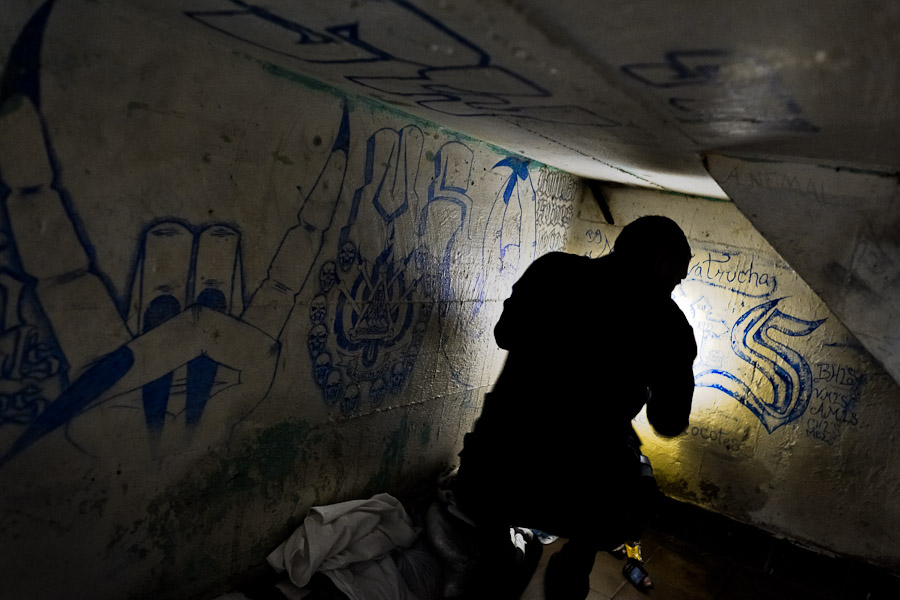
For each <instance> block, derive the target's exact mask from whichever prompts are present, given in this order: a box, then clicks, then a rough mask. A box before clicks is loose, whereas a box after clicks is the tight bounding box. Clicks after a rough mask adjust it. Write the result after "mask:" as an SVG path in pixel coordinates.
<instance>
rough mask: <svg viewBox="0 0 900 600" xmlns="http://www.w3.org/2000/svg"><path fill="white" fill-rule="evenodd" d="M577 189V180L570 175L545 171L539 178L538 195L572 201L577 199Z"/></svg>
mask: <svg viewBox="0 0 900 600" xmlns="http://www.w3.org/2000/svg"><path fill="white" fill-rule="evenodd" d="M576 187H577V184H576V183H575V178H574V177H572V176H571V175H569V174H568V173H563V172H562V171H550V170H548V169H544V170H542V171H541V174H540V177H538V185H537V193H538V194H541V195H548V196H550V197H551V198H564V199H566V200H572V199H574V198H575V189H576Z"/></svg>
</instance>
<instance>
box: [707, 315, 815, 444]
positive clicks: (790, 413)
mask: <svg viewBox="0 0 900 600" xmlns="http://www.w3.org/2000/svg"><path fill="white" fill-rule="evenodd" d="M782 300H783V298H777V299H775V300H770V301H768V302H764V303H763V304H760V305H758V306H755V307H753V308H751V309H750V310H748V311H747V312H746V313H744V314H743V315H742V316H741V318H740V319H738V320H737V322H736V323H735V324H734V327H733V328H732V330H731V349H732V352H734V354H736V355H737V356H738V357H739V358H741V359H742V360H743V361H745V362H746V363H747V364H749V365H752V366H753V369H754V376H756V375H759V376H761V377H762V378H763V379H764V380H765V383H767V384H768V385H767V386H766V387H767V390H766V393H764V394H762V393H757V390H759V386H758V385H757V384H756V382H753V385H748V384H747V383H745V382H744V381H743V380H742V379H741V378H740V377H738V376H737V375H735V374H734V373H731V372H729V371H724V370H720V369H709V370H706V371H703V372H702V373H699V374H697V375H696V377H695V381H696V385H697V386H699V387H708V388H713V389H717V390H719V391H721V392H724V393H726V394H728V395H729V396H731V397H732V398H734V399H735V400H737V401H738V402H740V403H741V404H743V405H744V406H745V407H747V409H749V410H750V412H751V413H753V414H754V415H755V416H756V417H757V418H758V419H759V420H760V422H761V423H762V424H763V426H764V427H765V428H766V431H768V432H769V433H772V432H773V431H775V430H776V429H777V428H779V427H781V426H782V425H785V424H787V423H790V422H791V421H793V420H794V419H797V418H798V417H800V416H801V415H802V414H803V413H804V412H805V411H806V409H807V407H808V406H809V400H810V396H811V394H812V384H813V375H812V370H811V369H810V366H809V364H808V363H807V362H806V360H805V359H804V358H803V357H802V356H801V355H800V353H798V352H797V351H796V350H794V349H792V348H790V347H789V346H787V345H785V344H783V343H782V342H780V341H778V340H777V339H775V338H773V337H772V335H771V333H772V332H776V333H779V334H783V335H787V336H791V337H802V336H807V335H809V334H810V333H812V332H813V331H815V330H816V329H817V328H818V327H819V326H820V325H821V324H822V323H824V322H825V319H821V320H817V321H806V320H803V319H799V318H797V317H792V316H790V315H787V314H785V313H783V312H782V311H781V310H779V309H778V308H777V306H778V304H779V303H780V302H781V301H782ZM769 392H771V397H770V395H769Z"/></svg>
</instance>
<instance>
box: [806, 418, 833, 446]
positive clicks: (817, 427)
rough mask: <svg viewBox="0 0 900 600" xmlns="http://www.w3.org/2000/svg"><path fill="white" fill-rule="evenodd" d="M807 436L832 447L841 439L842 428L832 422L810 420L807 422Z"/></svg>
mask: <svg viewBox="0 0 900 600" xmlns="http://www.w3.org/2000/svg"><path fill="white" fill-rule="evenodd" d="M806 435H807V437H811V438H813V439H817V440H819V441H820V442H825V443H826V444H829V445H831V444H833V443H834V442H835V441H836V440H837V439H838V438H839V437H840V435H841V426H840V425H839V424H837V423H833V422H830V421H826V420H822V419H816V418H810V419H807V421H806Z"/></svg>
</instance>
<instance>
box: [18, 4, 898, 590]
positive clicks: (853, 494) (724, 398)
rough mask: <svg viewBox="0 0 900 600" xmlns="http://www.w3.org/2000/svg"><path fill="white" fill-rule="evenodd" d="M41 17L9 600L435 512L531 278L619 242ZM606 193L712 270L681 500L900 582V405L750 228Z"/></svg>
mask: <svg viewBox="0 0 900 600" xmlns="http://www.w3.org/2000/svg"><path fill="white" fill-rule="evenodd" d="M38 6H40V5H39V4H38V3H31V4H30V5H28V4H27V3H21V4H16V5H15V7H13V8H14V10H13V8H11V10H10V16H9V19H8V20H6V21H4V23H3V24H2V25H0V48H2V50H0V51H2V52H3V54H2V55H0V58H2V62H3V65H4V79H3V95H4V98H3V99H4V100H5V101H6V102H5V103H4V104H3V108H2V110H0V180H2V182H3V189H2V196H3V206H4V210H3V211H2V213H0V219H2V220H0V234H2V245H0V286H2V290H0V291H2V294H0V298H2V305H0V307H2V309H3V312H2V329H0V356H2V379H0V386H2V389H0V483H2V489H3V492H2V495H0V547H2V549H3V556H4V560H3V561H2V562H0V581H3V584H2V585H3V586H4V587H3V589H2V595H4V596H9V597H12V598H20V597H40V598H54V597H65V598H92V599H96V598H115V599H121V598H144V597H154V598H166V597H170V598H175V597H177V598H183V597H190V596H191V595H192V594H195V593H201V592H203V591H204V590H210V589H212V588H213V587H214V586H215V585H216V584H217V583H220V582H222V581H223V580H224V579H225V578H227V577H228V576H229V575H232V574H235V573H240V572H242V571H244V570H245V569H247V568H249V567H251V566H252V565H254V564H257V563H259V562H260V561H261V560H262V557H264V556H265V554H266V553H267V552H269V551H270V550H271V549H272V548H273V547H274V546H275V545H276V544H277V543H278V542H280V541H281V540H282V538H283V537H284V536H286V535H287V534H288V533H289V532H290V531H291V530H292V528H293V527H294V526H295V525H296V524H297V523H298V521H299V520H300V519H301V518H302V516H303V515H304V514H305V511H306V510H307V508H308V507H310V506H312V505H315V504H322V503H328V502H334V501H338V500H344V499H349V498H359V497H365V496H368V495H370V494H372V493H375V492H379V491H391V492H393V493H397V494H400V493H402V492H403V491H404V490H407V489H409V488H410V487H412V486H415V485H416V484H418V483H420V482H421V481H422V480H423V479H424V478H426V477H429V476H431V475H432V474H433V472H434V471H435V470H437V469H439V468H440V467H442V466H443V465H445V464H447V463H448V462H451V461H453V460H454V456H455V454H456V452H457V451H458V449H459V447H460V445H461V439H462V435H463V434H464V433H465V432H466V431H467V430H468V429H469V427H470V425H471V422H472V420H473V419H474V418H475V417H476V416H477V414H478V409H479V407H480V402H481V398H482V395H483V392H484V391H485V390H486V389H488V387H489V386H490V385H491V383H492V382H493V380H494V378H495V376H496V373H497V371H498V369H499V367H500V365H501V362H502V358H503V357H502V354H501V353H499V352H498V351H497V349H496V347H495V345H494V343H493V340H492V338H491V336H490V330H491V327H492V326H493V323H494V321H495V319H496V317H497V315H498V310H499V308H500V303H501V301H502V300H503V298H505V297H506V295H507V293H508V290H509V286H510V285H511V284H512V282H514V281H515V279H516V277H517V276H518V275H519V273H521V271H522V270H523V269H524V268H525V267H526V266H527V264H528V263H529V262H530V260H531V259H532V258H533V257H534V256H535V255H537V254H540V253H543V252H546V251H549V250H553V249H559V248H563V247H565V246H566V245H567V244H568V247H569V249H570V250H571V251H573V252H578V253H592V254H594V255H599V254H600V253H602V252H604V251H606V250H608V248H609V244H610V243H611V242H612V240H613V239H614V237H615V234H616V232H617V228H616V227H610V226H607V225H605V221H603V219H602V218H601V217H600V216H599V213H598V211H597V209H596V207H595V206H594V203H593V200H592V199H591V197H590V195H589V194H586V195H584V196H582V194H581V188H582V186H581V183H580V182H579V181H578V180H577V179H575V178H574V177H572V176H570V175H567V174H565V173H563V172H560V171H556V170H553V169H550V168H547V167H544V166H542V165H540V164H537V163H534V162H528V161H526V160H523V159H521V158H518V157H517V156H516V155H515V154H514V153H512V152H509V151H506V150H501V149H499V148H496V147H492V146H489V145H487V144H484V143H481V142H478V141H476V140H474V139H471V138H467V137H465V136H462V135H460V134H457V133H455V132H453V131H450V130H446V129H443V128H441V127H439V126H436V125H433V124H431V123H428V122H426V121H423V120H420V119H417V118H414V117H410V116H407V115H405V114H404V113H401V112H399V111H398V110H395V109H389V108H385V106H384V105H381V104H377V103H375V102H373V101H367V100H362V99H359V98H356V97H353V96H349V95H346V94H344V93H343V92H341V91H340V90H337V89H334V88H331V87H329V86H327V85H325V84H322V83H320V82H319V81H316V80H313V79H309V78H305V77H302V76H300V75H297V74H296V73H294V72H292V71H287V70H284V69H280V68H278V67H276V66H274V65H273V64H272V63H270V62H266V61H261V60H257V59H255V58H253V57H252V56H250V55H248V54H247V53H245V52H241V51H235V50H234V49H233V48H230V47H220V46H212V45H210V44H209V43H207V42H206V41H204V40H203V39H202V38H197V37H191V36H185V37H181V38H178V39H177V42H178V43H174V42H173V36H172V34H171V31H170V30H169V29H168V28H166V27H163V26H162V25H160V23H159V22H157V21H153V20H144V19H143V18H142V17H141V15H140V14H139V13H137V12H133V11H129V10H127V9H115V8H114V7H113V5H99V4H96V5H95V4H93V3H84V4H74V3H72V4H60V5H58V6H53V7H52V12H46V13H41V12H38V13H36V14H37V16H36V17H35V18H33V19H32V20H31V21H29V19H31V18H32V14H35V10H36V9H37V8H38ZM45 6H50V5H45ZM48 16H49V21H48V20H47V17H48ZM86 32H87V33H89V35H87V34H86ZM41 34H43V37H41ZM22 92H24V95H23V94H22ZM35 109H37V110H35ZM48 156H49V158H48ZM609 193H610V202H611V207H612V210H613V214H614V215H615V217H616V220H617V223H618V224H622V223H626V222H627V221H629V220H630V219H631V218H633V217H634V216H637V215H638V214H643V213H648V212H649V213H662V214H669V215H670V216H672V217H673V218H676V219H677V220H679V222H681V223H682V224H683V225H684V227H685V230H686V231H688V232H689V234H690V237H691V240H692V243H693V245H694V248H695V255H696V259H695V263H694V264H693V265H692V271H691V278H690V281H688V282H687V283H686V284H685V285H684V286H682V287H681V288H679V290H678V291H677V293H676V296H677V297H678V299H679V302H681V303H682V306H683V308H684V310H685V312H686V313H687V314H688V316H689V317H690V318H691V319H692V322H693V323H694V324H695V326H696V328H697V331H698V342H699V346H700V348H701V356H700V359H699V361H698V363H697V375H698V377H697V381H698V385H699V388H698V391H697V400H696V408H695V411H694V415H693V424H692V427H691V429H690V430H689V431H688V432H687V434H686V435H685V436H683V437H682V438H679V439H677V440H675V441H667V442H657V441H656V440H655V439H654V438H653V436H652V434H650V433H648V432H646V431H644V430H642V431H643V432H644V433H645V438H646V441H647V448H648V453H649V454H651V455H652V457H653V459H654V463H655V465H656V467H657V472H658V475H659V477H660V480H661V481H662V483H663V485H664V488H665V490H666V491H667V492H668V493H670V494H671V495H673V496H675V497H677V498H681V499H685V500H688V501H691V502H696V503H698V504H700V505H702V506H705V507H707V508H710V509H712V510H716V511H721V512H723V513H726V514H729V515H732V516H735V517H737V518H740V519H742V520H745V521H748V522H751V523H754V524H757V525H760V526H762V527H765V528H768V529H771V530H773V531H776V532H778V533H780V534H782V535H786V536H789V537H792V538H796V539H799V540H802V541H805V542H807V543H809V544H812V545H815V546H817V547H822V548H827V549H830V550H833V551H839V552H848V553H852V554H857V555H860V556H863V557H865V558H868V559H871V560H875V561H878V562H882V563H884V564H889V565H891V566H894V567H898V566H900V556H898V552H897V550H896V547H895V546H896V544H892V540H891V538H890V535H891V532H892V531H896V530H897V525H898V521H900V516H898V513H897V509H896V508H895V507H894V506H893V505H892V504H891V502H890V498H892V497H893V496H894V495H895V494H896V493H897V491H898V490H897V488H898V485H900V473H898V472H897V469H898V466H897V464H896V463H895V464H893V465H892V464H891V462H890V456H889V448H890V447H891V446H890V444H891V443H892V442H893V439H894V437H893V436H894V433H893V432H894V431H895V430H896V426H897V421H898V414H897V409H896V408H895V407H892V406H891V404H892V403H893V404H894V405H896V400H897V396H898V392H897V389H896V387H895V386H894V385H893V384H892V383H891V382H890V380H889V379H888V378H887V377H885V376H884V374H883V373H882V371H880V370H879V368H878V367H877V366H876V365H874V364H872V363H871V361H870V359H869V358H868V356H867V355H866V354H865V352H864V351H862V350H861V349H860V348H859V346H858V345H857V344H856V343H855V341H854V340H853V339H852V337H851V336H850V335H849V334H848V333H847V332H846V330H844V329H843V328H842V327H841V325H840V324H839V323H838V322H837V319H835V318H834V317H833V315H831V313H830V312H829V311H828V309H827V308H826V307H825V306H823V305H822V304H821V302H820V301H819V300H818V299H817V298H816V297H815V296H814V295H813V294H812V293H811V292H810V291H809V289H808V288H807V287H806V286H805V285H804V284H803V282H801V281H799V280H798V278H797V277H796V276H795V275H794V274H793V273H792V272H791V270H790V269H789V268H787V266H786V265H785V264H783V263H782V262H781V261H780V260H779V259H778V257H777V256H776V255H775V254H774V253H773V252H772V250H771V249H770V248H768V246H767V245H766V244H765V243H764V242H763V241H762V240H761V239H760V238H759V237H758V236H756V235H755V234H754V233H753V232H752V231H751V229H750V228H749V227H748V225H747V223H746V221H744V220H743V219H742V218H741V217H740V216H739V214H738V212H737V211H736V210H735V208H734V207H733V206H732V205H731V204H729V203H718V202H711V201H708V200H696V199H687V198H684V197H681V196H676V195H662V194H653V193H650V192H625V191H616V190H611V191H610V192H609ZM579 198H580V199H581V202H580V203H576V199H579Z"/></svg>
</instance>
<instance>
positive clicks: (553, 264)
mask: <svg viewBox="0 0 900 600" xmlns="http://www.w3.org/2000/svg"><path fill="white" fill-rule="evenodd" d="M600 260H601V259H597V258H590V257H588V256H582V255H580V254H572V253H569V252H561V251H555V252H548V253H547V254H544V255H542V256H539V257H538V258H536V259H535V260H534V262H533V263H532V265H533V266H538V267H541V268H581V267H586V266H588V265H593V264H598V261H600Z"/></svg>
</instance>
